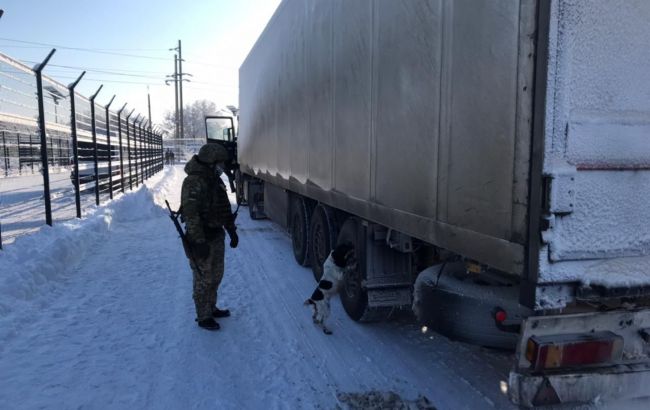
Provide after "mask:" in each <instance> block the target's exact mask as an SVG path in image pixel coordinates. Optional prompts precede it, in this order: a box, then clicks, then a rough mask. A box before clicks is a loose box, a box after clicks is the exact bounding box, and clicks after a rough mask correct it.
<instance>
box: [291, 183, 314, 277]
mask: <svg viewBox="0 0 650 410" xmlns="http://www.w3.org/2000/svg"><path fill="white" fill-rule="evenodd" d="M289 221H290V225H289V226H290V229H291V231H290V232H291V245H292V246H293V256H294V257H295V258H296V262H298V263H299V264H300V265H302V266H309V262H310V258H309V242H310V237H309V226H310V222H311V218H310V212H309V209H308V207H307V202H306V201H305V199H304V198H302V197H299V196H295V197H293V199H292V202H291V216H290V217H289Z"/></svg>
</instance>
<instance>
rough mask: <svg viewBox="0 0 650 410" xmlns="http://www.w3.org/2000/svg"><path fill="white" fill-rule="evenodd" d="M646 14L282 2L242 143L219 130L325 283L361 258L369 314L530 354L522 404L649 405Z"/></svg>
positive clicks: (240, 182) (351, 270)
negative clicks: (415, 320)
mask: <svg viewBox="0 0 650 410" xmlns="http://www.w3.org/2000/svg"><path fill="white" fill-rule="evenodd" d="M649 21H650V2H648V1H646V0H570V1H569V0H548V1H547V0H508V1H492V0H454V1H451V0H419V1H412V0H375V1H372V0H359V1H347V0H331V1H318V0H284V1H283V2H282V3H281V4H280V6H279V7H278V10H277V11H276V13H275V14H274V16H273V18H272V19H271V21H270V22H269V23H268V26H267V27H266V29H265V30H264V32H263V33H262V34H261V36H260V38H259V39H258V41H257V43H256V44H255V46H254V47H253V49H252V50H251V52H250V54H249V55H248V57H247V59H246V60H245V62H244V63H243V65H242V66H241V68H240V113H239V121H238V124H239V127H240V130H239V132H238V133H235V130H234V128H235V126H234V124H231V125H228V122H227V121H225V120H224V119H218V118H215V119H212V120H213V121H214V123H211V124H209V126H208V131H209V136H208V137H209V139H210V140H212V141H215V142H222V143H227V144H229V147H230V150H231V152H232V153H233V158H232V161H231V162H230V163H229V166H228V169H229V172H230V173H231V176H232V178H233V180H234V181H235V182H236V191H237V200H238V202H240V203H247V204H248V206H249V210H250V214H251V216H252V217H253V218H263V217H268V218H270V219H272V220H273V221H275V222H277V223H278V224H280V225H282V226H283V227H285V228H286V229H287V230H288V232H289V234H290V236H291V240H292V246H293V252H294V255H295V257H296V261H297V262H298V263H300V264H302V265H305V266H311V267H312V270H313V271H314V276H315V277H316V278H318V277H319V275H320V274H321V265H322V262H323V260H324V259H325V258H326V257H327V255H328V253H329V251H330V249H331V248H332V247H333V246H334V245H335V244H336V243H342V242H346V243H349V244H352V245H353V246H354V257H353V258H352V260H353V261H354V262H353V263H350V265H349V266H348V267H347V268H346V272H345V275H344V279H343V285H342V290H341V302H342V304H343V307H344V308H345V311H346V312H347V314H348V315H349V316H350V317H351V318H352V319H354V320H358V321H372V320H382V319H386V318H389V317H391V315H394V314H395V313H396V312H399V311H400V310H405V309H406V310H408V309H411V308H413V309H414V310H415V311H416V313H417V314H418V317H420V319H421V320H423V321H424V323H425V324H427V325H428V326H430V327H432V328H435V329H438V330H439V331H441V332H443V333H445V334H447V335H450V336H451V337H454V338H458V339H461V340H467V341H472V342H476V343H481V344H484V345H489V346H502V347H503V346H508V345H510V346H513V347H515V348H516V354H515V362H514V363H513V366H512V371H511V374H510V380H509V386H508V391H509V394H510V397H511V398H512V400H513V401H514V402H515V403H518V404H521V405H524V406H534V405H541V404H549V403H558V402H584V401H590V400H594V399H597V398H600V399H603V400H608V399H618V398H628V397H640V396H647V395H650V390H649V389H648V386H650V356H649V353H650V310H649V307H650V206H649V205H648V204H650V91H649V90H650V87H649V86H648V84H650V70H649V69H648V67H650V47H649V45H648V41H650V24H648V22H649ZM208 121H209V122H210V120H208ZM219 124H221V125H219Z"/></svg>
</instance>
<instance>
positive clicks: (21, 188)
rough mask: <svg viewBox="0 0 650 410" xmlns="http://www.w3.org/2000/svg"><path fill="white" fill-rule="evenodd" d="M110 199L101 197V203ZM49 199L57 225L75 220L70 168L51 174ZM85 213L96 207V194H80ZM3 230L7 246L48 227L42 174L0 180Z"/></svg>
mask: <svg viewBox="0 0 650 410" xmlns="http://www.w3.org/2000/svg"><path fill="white" fill-rule="evenodd" d="M107 198H108V195H107V194H102V195H101V200H102V201H104V200H106V199H107ZM50 200H51V204H52V219H53V221H54V223H55V224H56V223H58V222H62V221H67V220H70V219H73V218H75V216H76V207H75V198H74V186H73V185H72V183H71V181H70V169H67V168H59V169H56V170H52V171H51V172H50ZM81 201H82V210H84V211H85V210H86V209H88V208H89V207H94V205H95V194H94V193H92V192H90V191H87V192H83V193H82V195H81ZM0 225H1V227H0V229H2V243H3V245H8V244H10V243H12V242H13V241H15V240H16V238H18V237H19V236H21V235H25V234H28V233H32V232H35V231H38V230H39V229H40V228H41V227H42V226H43V225H45V203H44V200H43V176H42V175H41V174H40V173H38V172H37V173H35V174H31V175H21V176H18V175H15V176H10V177H3V178H0Z"/></svg>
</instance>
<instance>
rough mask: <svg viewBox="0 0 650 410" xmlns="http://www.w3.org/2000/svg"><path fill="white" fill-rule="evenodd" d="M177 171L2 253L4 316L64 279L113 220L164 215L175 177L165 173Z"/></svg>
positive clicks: (0, 286)
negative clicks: (166, 200)
mask: <svg viewBox="0 0 650 410" xmlns="http://www.w3.org/2000/svg"><path fill="white" fill-rule="evenodd" d="M175 172H181V171H179V170H178V169H176V168H168V169H167V170H165V172H163V173H161V174H159V175H157V176H155V177H153V178H151V180H149V181H148V182H147V183H146V184H145V186H143V187H140V188H139V189H137V190H135V191H133V192H128V193H126V194H124V195H120V196H119V197H117V198H116V199H115V200H113V201H111V202H109V203H108V204H106V205H104V206H101V207H99V208H91V209H90V210H89V211H88V212H87V215H86V216H85V217H84V218H83V219H80V220H73V221H69V222H65V223H61V224H56V225H55V226H54V227H49V226H44V227H43V228H42V229H41V230H39V231H38V232H36V233H34V234H32V235H27V236H24V237H21V238H18V239H17V240H16V242H14V243H13V244H11V245H10V246H8V247H7V248H6V249H5V250H4V251H2V252H0V272H1V274H0V318H1V317H3V316H5V315H7V314H8V313H9V312H10V311H11V310H12V309H15V308H17V307H18V306H20V304H21V302H24V301H29V300H31V299H33V298H34V297H35V296H37V295H39V294H42V293H44V292H48V291H49V290H51V289H52V288H53V284H54V283H55V282H58V281H61V280H64V279H65V277H66V273H67V272H69V271H70V270H71V268H73V267H75V266H77V265H78V264H79V263H81V262H82V261H83V260H84V259H85V258H86V256H87V255H88V254H89V253H90V252H92V251H93V249H95V247H96V246H98V244H99V243H101V241H102V240H105V239H106V237H107V234H108V232H109V231H110V229H111V226H112V225H113V224H114V223H123V222H124V223H130V222H135V221H138V220H143V219H149V218H155V217H160V216H163V215H164V213H165V210H164V209H163V208H161V203H164V200H163V199H162V198H163V197H164V195H165V194H166V193H167V192H168V190H169V184H170V182H171V181H172V180H173V178H167V177H168V176H170V174H173V173H175Z"/></svg>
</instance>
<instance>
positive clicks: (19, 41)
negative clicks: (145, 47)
mask: <svg viewBox="0 0 650 410" xmlns="http://www.w3.org/2000/svg"><path fill="white" fill-rule="evenodd" d="M0 40H3V41H11V42H16V43H22V44H33V45H39V46H46V47H54V48H60V49H63V50H74V51H84V52H87V53H96V54H108V55H114V56H121V57H131V58H144V59H148V60H160V61H167V59H166V58H163V57H154V56H144V55H138V54H127V53H118V52H113V51H104V49H97V48H95V49H93V48H83V47H68V46H62V45H57V44H49V43H40V42H36V41H24V40H16V39H13V38H4V37H0Z"/></svg>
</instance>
